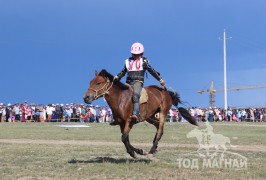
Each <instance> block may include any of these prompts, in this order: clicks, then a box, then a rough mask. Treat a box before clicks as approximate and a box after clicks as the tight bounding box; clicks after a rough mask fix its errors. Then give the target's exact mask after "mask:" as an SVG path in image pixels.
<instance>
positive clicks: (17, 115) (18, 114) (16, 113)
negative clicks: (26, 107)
mask: <svg viewBox="0 0 266 180" xmlns="http://www.w3.org/2000/svg"><path fill="white" fill-rule="evenodd" d="M13 112H14V114H15V121H20V109H19V106H18V103H16V104H15V106H14V108H13Z"/></svg>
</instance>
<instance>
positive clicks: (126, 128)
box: [120, 121, 137, 158]
mask: <svg viewBox="0 0 266 180" xmlns="http://www.w3.org/2000/svg"><path fill="white" fill-rule="evenodd" d="M132 126H133V124H131V123H130V122H128V121H126V122H125V124H124V123H123V124H120V129H121V133H122V137H121V140H122V142H123V143H124V145H125V147H126V150H127V153H128V154H129V155H130V156H131V157H133V158H136V157H137V156H136V154H135V151H134V149H133V148H132V147H133V146H132V145H131V144H130V141H129V132H130V130H131V128H132Z"/></svg>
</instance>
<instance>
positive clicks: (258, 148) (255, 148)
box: [0, 139, 266, 152]
mask: <svg viewBox="0 0 266 180" xmlns="http://www.w3.org/2000/svg"><path fill="white" fill-rule="evenodd" d="M0 143H9V144H41V145H77V146H124V144H123V143H122V142H110V141H108V142H107V141H81V140H73V141H70V140H30V139H0ZM132 145H134V146H139V147H151V145H152V144H149V143H132ZM159 147H172V148H175V147H195V148H197V147H198V145H191V144H165V143H159ZM232 150H237V151H251V152H266V146H264V145H251V146H244V145H241V146H239V145H237V146H234V147H232Z"/></svg>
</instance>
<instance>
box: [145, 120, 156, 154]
mask: <svg viewBox="0 0 266 180" xmlns="http://www.w3.org/2000/svg"><path fill="white" fill-rule="evenodd" d="M146 121H147V122H148V123H150V124H152V125H154V126H155V127H156V129H157V131H158V128H159V121H158V120H157V118H156V117H155V116H153V117H150V118H148V119H147V120H146ZM157 131H156V134H155V136H154V139H153V144H154V143H155V141H156V137H157V134H158V133H157ZM157 147H158V145H157V146H156V147H155V152H156V151H157Z"/></svg>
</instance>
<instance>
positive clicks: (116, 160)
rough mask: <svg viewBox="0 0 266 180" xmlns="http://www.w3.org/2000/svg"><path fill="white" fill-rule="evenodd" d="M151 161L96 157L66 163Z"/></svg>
mask: <svg viewBox="0 0 266 180" xmlns="http://www.w3.org/2000/svg"><path fill="white" fill-rule="evenodd" d="M150 162H151V160H149V159H143V158H139V159H138V158H137V159H128V158H119V157H118V158H112V157H96V158H92V159H89V160H78V159H72V160H70V161H68V163H70V164H78V163H84V164H90V163H115V164H120V163H123V164H124V163H150Z"/></svg>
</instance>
